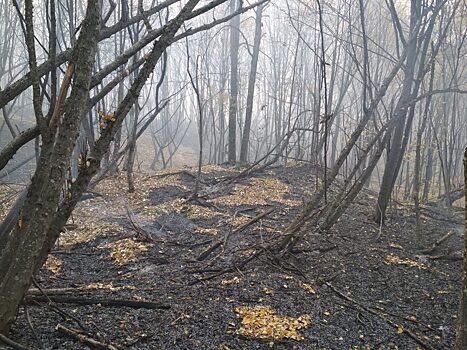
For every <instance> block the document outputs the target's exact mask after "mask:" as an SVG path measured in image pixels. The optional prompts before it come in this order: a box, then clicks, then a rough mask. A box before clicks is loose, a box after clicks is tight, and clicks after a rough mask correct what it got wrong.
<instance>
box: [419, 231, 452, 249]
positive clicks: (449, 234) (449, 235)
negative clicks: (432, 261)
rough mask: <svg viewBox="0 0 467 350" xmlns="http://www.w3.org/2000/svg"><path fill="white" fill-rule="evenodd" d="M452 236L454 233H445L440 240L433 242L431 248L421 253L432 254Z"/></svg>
mask: <svg viewBox="0 0 467 350" xmlns="http://www.w3.org/2000/svg"><path fill="white" fill-rule="evenodd" d="M453 234H454V231H449V232H448V233H446V234H445V235H444V236H443V237H441V238H440V239H438V240H437V241H436V242H434V243H433V244H432V246H431V248H428V249H425V250H424V251H423V254H431V253H433V252H434V251H435V250H436V248H438V246H439V245H440V244H441V243H443V242H444V241H446V240H447V239H448V238H449V237H451V236H452V235H453Z"/></svg>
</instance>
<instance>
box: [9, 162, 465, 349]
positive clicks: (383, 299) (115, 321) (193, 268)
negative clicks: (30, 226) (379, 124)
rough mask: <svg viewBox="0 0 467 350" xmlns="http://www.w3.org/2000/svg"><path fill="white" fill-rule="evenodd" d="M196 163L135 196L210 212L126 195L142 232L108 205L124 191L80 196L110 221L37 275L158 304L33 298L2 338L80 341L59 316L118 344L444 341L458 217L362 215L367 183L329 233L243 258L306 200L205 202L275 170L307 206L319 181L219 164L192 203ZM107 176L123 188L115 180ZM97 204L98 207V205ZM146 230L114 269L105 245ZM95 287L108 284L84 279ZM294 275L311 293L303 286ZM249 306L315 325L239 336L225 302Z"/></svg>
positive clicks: (432, 212)
mask: <svg viewBox="0 0 467 350" xmlns="http://www.w3.org/2000/svg"><path fill="white" fill-rule="evenodd" d="M191 171H194V170H192V169H187V170H186V171H182V172H180V173H178V174H177V173H175V175H172V176H175V177H178V179H179V182H177V183H174V184H169V185H167V186H163V187H158V188H150V187H151V186H149V189H148V191H145V192H144V196H145V197H146V198H145V203H146V204H145V206H146V207H149V208H151V206H152V205H157V204H158V203H163V202H167V201H170V200H174V199H177V198H180V199H181V201H182V203H183V201H185V202H186V203H187V204H186V206H188V205H191V207H193V206H195V207H197V208H199V209H200V210H203V209H204V208H206V206H208V208H209V209H210V210H211V211H213V212H215V213H217V214H218V215H214V216H211V217H208V218H199V217H198V218H193V216H192V215H190V213H189V210H188V209H187V208H186V207H184V205H183V204H182V205H181V209H180V210H179V211H178V212H173V213H170V212H169V213H157V211H156V212H155V213H154V214H153V215H148V214H147V213H146V214H144V210H143V209H142V208H143V206H137V205H135V207H134V208H133V215H134V217H133V218H134V223H136V221H138V223H137V226H136V227H137V228H138V229H139V231H140V232H139V233H138V229H137V228H135V226H134V225H133V224H132V223H131V221H130V220H129V218H128V215H126V213H124V212H123V211H121V210H120V211H119V210H117V209H115V210H113V209H112V205H113V204H115V205H117V204H118V203H119V202H121V200H122V199H121V198H113V197H112V196H113V195H112V194H106V195H104V196H97V197H93V198H90V199H87V200H85V201H83V202H81V203H80V205H79V207H78V208H77V210H76V213H75V214H74V216H75V218H77V217H79V216H80V215H81V214H80V213H84V212H86V213H88V214H87V215H94V216H97V215H100V219H101V220H103V221H106V222H110V223H116V226H115V227H116V229H115V230H111V231H109V232H105V233H102V234H100V235H97V236H96V237H94V238H93V239H91V240H89V241H86V242H83V243H79V244H75V245H71V246H68V247H66V248H62V247H61V246H57V247H56V248H55V249H54V250H53V252H52V255H53V256H54V257H56V258H58V259H60V260H61V261H62V266H61V267H60V271H59V272H57V273H54V272H51V271H50V270H48V269H46V268H43V269H42V270H41V272H40V274H39V276H37V278H36V281H37V284H38V285H39V286H40V287H41V288H42V289H44V290H45V291H46V293H47V291H50V295H55V294H53V291H52V289H53V288H60V289H63V292H60V291H59V292H60V295H62V296H63V295H66V296H73V297H79V298H84V297H87V298H106V299H131V300H146V301H153V302H157V303H161V304H163V305H164V306H166V307H168V308H167V309H145V308H139V309H134V308H129V307H125V306H122V307H107V306H103V305H74V304H66V303H48V302H44V301H40V302H30V303H28V304H27V307H21V308H20V310H19V312H18V317H17V319H16V321H15V323H14V324H13V326H12V329H11V332H10V334H9V337H10V338H11V339H13V340H15V341H17V342H18V343H21V344H22V345H24V346H28V347H29V348H31V349H40V348H41V346H42V348H44V349H87V346H85V345H83V344H82V343H80V342H79V341H76V340H73V339H71V338H69V337H67V336H65V335H63V334H61V333H59V332H58V331H56V330H55V327H56V325H57V324H59V323H60V324H62V325H64V326H66V327H69V328H73V329H79V328H80V325H81V326H82V327H83V328H84V329H85V331H86V333H87V334H88V335H89V336H90V337H92V338H94V339H96V340H99V341H101V342H103V343H106V344H113V345H114V346H116V347H117V348H119V349H193V350H195V349H213V350H214V349H221V350H222V349H223V350H227V349H271V348H272V349H414V350H415V349H424V348H425V347H424V345H423V344H425V345H427V346H429V348H432V349H450V348H451V347H452V345H453V341H454V336H455V332H454V330H455V322H456V313H457V307H458V295H459V292H460V278H461V268H462V260H461V258H462V257H461V254H462V252H461V250H462V246H463V244H462V240H463V235H462V232H463V219H462V216H461V214H460V213H459V214H458V215H457V216H456V215H454V214H447V213H445V212H444V211H443V210H441V209H439V208H436V207H431V208H430V207H426V208H425V209H424V211H423V213H424V215H423V216H422V217H423V227H422V230H423V232H422V237H423V241H422V243H421V244H420V243H417V242H418V241H417V234H416V230H415V216H414V214H413V209H412V208H411V207H410V206H409V205H407V206H400V205H399V207H398V208H392V209H391V210H390V212H389V216H388V220H387V223H386V225H385V226H383V227H379V226H378V225H377V224H375V223H374V222H373V221H372V220H371V216H372V213H373V210H374V205H375V204H374V203H375V199H374V196H375V194H374V193H372V192H370V191H364V192H363V193H362V194H361V195H360V196H359V198H358V200H356V201H355V203H354V204H353V205H352V206H351V208H349V210H347V212H346V214H344V215H343V216H342V218H341V219H340V221H339V222H338V223H337V224H336V225H335V227H334V228H333V229H332V230H330V231H329V232H310V233H309V235H308V236H307V237H306V239H305V240H304V241H303V242H302V243H301V244H299V245H298V246H297V247H296V248H295V249H294V250H293V251H292V252H291V254H289V255H288V256H286V257H282V258H279V257H278V256H277V255H276V254H275V253H274V252H272V251H265V252H263V254H261V255H259V256H257V257H255V258H254V259H252V260H251V261H249V262H248V263H247V264H246V265H243V263H242V262H244V261H245V259H246V258H248V257H249V256H251V254H252V252H253V251H258V250H260V249H261V247H266V246H268V244H270V243H271V242H276V241H278V240H279V239H280V237H281V231H282V230H283V228H284V227H285V226H286V225H287V223H288V222H290V220H291V219H292V218H293V217H294V215H296V214H297V213H298V212H299V210H300V208H301V205H300V204H297V205H293V206H292V205H288V204H287V203H284V202H280V201H279V202H278V201H274V200H271V201H268V202H267V203H263V202H261V203H259V204H258V205H251V204H244V203H241V202H239V203H237V204H236V205H235V203H231V202H227V203H222V201H214V200H213V199H214V198H216V197H220V196H229V195H232V194H233V193H234V192H235V190H236V188H237V187H236V186H239V185H242V184H243V185H246V186H248V184H249V183H250V181H251V180H252V178H256V179H271V178H274V179H278V180H280V181H281V182H283V183H285V184H288V186H290V191H289V192H288V193H287V194H285V195H284V197H287V199H289V200H295V201H296V203H303V201H304V200H306V198H307V197H308V196H309V194H310V193H311V191H313V188H314V184H315V180H313V177H312V176H311V174H312V172H313V171H312V170H311V169H309V168H308V167H306V166H294V167H290V168H283V167H278V168H274V169H271V170H268V171H266V172H263V173H258V174H254V175H253V176H250V177H248V178H245V179H242V180H238V181H237V182H236V183H233V184H230V185H225V184H222V183H221V182H220V181H221V180H222V179H223V178H225V177H226V176H232V174H235V173H233V172H232V171H225V172H223V171H222V169H220V168H219V169H218V170H217V171H211V172H209V173H205V174H203V182H202V188H203V189H206V188H207V189H211V190H209V191H204V193H205V195H204V197H202V198H200V199H199V200H193V199H190V198H189V196H190V195H189V193H187V191H186V190H184V189H183V188H185V189H186V188H193V186H194V178H193V177H192V176H188V175H187V174H189V173H190V172H191ZM122 178H124V177H122ZM161 178H162V177H161V176H158V175H157V176H156V175H149V176H146V177H145V181H146V182H148V181H149V183H150V182H151V181H152V182H154V183H155V182H157V181H159V180H160V179H161ZM180 184H182V185H183V186H186V187H183V186H181V185H180ZM113 186H114V187H120V188H121V191H122V192H123V191H124V189H125V187H124V182H122V183H121V186H120V185H118V186H116V185H115V184H114V185H113ZM101 191H102V192H105V188H103V189H101ZM202 193H203V192H202ZM332 193H333V192H332V190H331V192H330V195H331V196H332ZM245 196H248V187H247V191H246V193H245ZM271 197H272V198H273V199H274V198H275V197H274V196H271ZM112 203H113V204H112ZM103 206H105V207H106V208H107V210H105V211H102V210H99V209H98V208H102V207H103ZM92 208H94V210H95V211H92ZM96 208H97V209H96ZM268 209H274V211H273V212H272V213H271V214H269V215H268V216H266V217H265V218H263V219H262V220H260V221H259V222H257V223H255V224H252V225H250V226H248V227H247V228H246V229H245V230H243V231H242V232H240V233H236V234H233V235H232V236H231V237H229V239H228V241H227V244H226V245H225V246H223V247H221V248H220V249H218V250H216V251H215V252H213V253H212V254H211V255H209V256H208V257H207V258H206V259H205V260H203V261H198V260H197V257H199V256H200V254H201V253H202V252H204V251H206V249H207V248H208V247H209V246H210V244H213V243H214V242H216V240H217V239H222V237H223V236H224V234H225V233H226V232H229V231H232V230H234V229H235V228H236V227H238V226H239V225H232V224H231V221H229V220H228V219H229V218H234V217H240V218H246V219H248V218H252V217H254V216H256V215H258V214H260V213H262V212H264V211H265V210H268ZM89 210H91V213H92V214H89ZM137 219H138V220H137ZM246 219H243V220H246ZM83 220H84V221H83V222H85V219H83ZM229 222H230V223H229ZM243 222H244V221H243ZM80 224H81V225H82V222H80ZM80 224H78V225H80ZM198 227H204V228H216V229H217V230H218V233H217V235H212V234H211V235H209V234H203V233H198V232H197V230H196V229H197V228H198ZM450 231H453V232H454V234H453V235H452V236H450V237H449V238H448V239H446V240H445V241H443V242H442V243H441V244H440V245H439V246H438V247H437V248H436V249H435V250H434V251H432V252H429V253H428V252H426V251H424V249H426V248H430V247H431V246H432V244H433V242H435V241H436V240H438V239H440V238H441V237H443V236H444V235H445V234H446V233H448V232H450ZM70 232H71V234H72V233H73V231H70ZM141 232H145V233H146V234H149V235H150V236H151V237H152V238H153V239H154V243H153V246H151V247H150V248H149V250H148V251H145V252H141V253H140V254H139V255H138V258H137V259H136V260H135V261H132V262H129V263H127V264H123V265H119V264H117V263H116V262H115V261H114V260H112V259H109V253H110V249H109V248H103V246H105V244H106V243H111V242H115V241H118V240H120V239H122V238H128V237H133V238H134V239H135V240H138V239H141V240H143V238H144V237H142V236H141ZM391 257H392V258H393V259H392V260H391ZM394 257H396V258H397V259H398V260H397V259H396V260H394ZM234 277H238V279H237V280H236V282H229V281H234V280H233V278H234ZM96 283H102V284H104V285H110V284H111V285H112V287H113V288H112V289H106V288H100V289H89V290H83V289H80V287H83V286H86V285H89V284H96ZM303 283H306V284H308V285H309V286H312V288H313V289H314V291H315V293H313V292H310V290H307V289H306V288H303ZM118 287H122V288H118ZM65 288H67V289H65ZM245 305H246V306H256V305H263V306H265V305H268V306H271V307H272V308H274V309H275V310H276V311H277V313H278V314H280V315H287V316H293V317H298V316H300V315H304V314H307V315H310V316H311V324H310V326H309V328H307V329H302V330H300V331H299V332H300V334H301V335H303V337H304V340H302V341H295V340H271V339H267V340H262V339H257V338H253V337H247V336H242V335H237V334H235V330H237V329H238V328H239V327H240V325H241V319H240V318H239V317H238V315H237V314H236V313H235V312H234V310H235V308H236V307H238V306H245ZM26 316H28V317H26ZM27 318H29V321H27ZM78 322H79V324H80V325H79V324H78ZM0 348H2V349H3V348H5V347H2V345H0Z"/></svg>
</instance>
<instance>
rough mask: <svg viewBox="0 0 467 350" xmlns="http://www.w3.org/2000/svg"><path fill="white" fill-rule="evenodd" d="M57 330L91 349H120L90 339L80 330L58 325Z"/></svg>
mask: <svg viewBox="0 0 467 350" xmlns="http://www.w3.org/2000/svg"><path fill="white" fill-rule="evenodd" d="M55 329H56V330H57V331H58V332H60V333H62V334H65V335H67V336H69V337H71V338H73V339H75V340H77V341H79V342H80V343H83V344H85V345H87V346H89V347H91V348H94V349H102V350H118V348H117V347H115V346H113V345H112V344H105V343H102V342H100V341H98V340H95V339H93V338H91V337H88V336H87V335H84V334H82V333H81V332H80V331H79V330H75V329H70V328H66V327H64V326H62V325H61V324H58V325H57V327H55Z"/></svg>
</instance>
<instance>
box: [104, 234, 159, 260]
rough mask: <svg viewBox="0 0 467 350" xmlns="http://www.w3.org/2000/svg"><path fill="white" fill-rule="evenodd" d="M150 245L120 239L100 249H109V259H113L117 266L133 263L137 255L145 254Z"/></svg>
mask: <svg viewBox="0 0 467 350" xmlns="http://www.w3.org/2000/svg"><path fill="white" fill-rule="evenodd" d="M151 246H152V245H151V244H143V243H140V242H135V241H134V240H133V239H131V238H125V239H121V240H119V241H116V242H112V243H108V244H106V245H104V246H102V248H110V249H111V250H112V251H111V252H110V255H109V257H110V258H111V259H114V260H115V261H116V262H117V264H119V265H125V264H128V263H129V262H132V261H135V260H136V257H137V256H138V254H140V253H142V252H147V251H148V250H149V247H151Z"/></svg>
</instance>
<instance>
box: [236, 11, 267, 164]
mask: <svg viewBox="0 0 467 350" xmlns="http://www.w3.org/2000/svg"><path fill="white" fill-rule="evenodd" d="M263 8H264V5H260V6H258V8H257V10H256V25H255V38H254V42H253V57H252V58H251V69H250V76H249V78H248V95H247V98H246V112H245V125H244V127H243V137H242V143H241V146H240V162H241V163H246V162H247V161H248V146H249V143H250V129H251V117H252V113H253V98H254V94H255V84H256V71H257V68H258V57H259V47H260V44H261V35H262V34H261V27H262V23H261V21H262V18H263Z"/></svg>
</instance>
